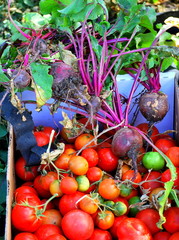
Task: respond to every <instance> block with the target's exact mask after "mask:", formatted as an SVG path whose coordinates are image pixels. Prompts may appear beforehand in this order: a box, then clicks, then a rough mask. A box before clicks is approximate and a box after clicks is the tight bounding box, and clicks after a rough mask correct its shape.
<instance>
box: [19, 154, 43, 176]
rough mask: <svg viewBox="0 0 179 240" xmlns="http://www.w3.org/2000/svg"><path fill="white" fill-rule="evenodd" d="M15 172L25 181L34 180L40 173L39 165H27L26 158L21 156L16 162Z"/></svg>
mask: <svg viewBox="0 0 179 240" xmlns="http://www.w3.org/2000/svg"><path fill="white" fill-rule="evenodd" d="M15 173H16V175H17V177H19V178H20V179H21V180H23V181H32V180H34V179H35V177H36V176H37V175H38V166H27V163H26V160H25V159H24V158H23V157H20V158H18V159H17V161H16V162H15Z"/></svg>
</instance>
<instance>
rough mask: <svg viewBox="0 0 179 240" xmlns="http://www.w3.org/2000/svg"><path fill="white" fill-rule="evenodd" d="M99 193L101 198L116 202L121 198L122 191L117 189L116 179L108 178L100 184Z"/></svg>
mask: <svg viewBox="0 0 179 240" xmlns="http://www.w3.org/2000/svg"><path fill="white" fill-rule="evenodd" d="M98 192H99V194H100V195H101V197H103V198H105V199H108V200H114V199H115V198H117V197H118V196H119V194H120V189H119V188H118V187H117V185H116V183H115V181H114V179H112V178H106V179H104V180H103V181H101V182H100V184H99V187H98Z"/></svg>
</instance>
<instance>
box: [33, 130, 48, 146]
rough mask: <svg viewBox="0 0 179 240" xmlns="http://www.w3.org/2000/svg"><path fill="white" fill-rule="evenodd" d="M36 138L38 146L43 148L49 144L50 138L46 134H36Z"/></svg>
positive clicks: (36, 132)
mask: <svg viewBox="0 0 179 240" xmlns="http://www.w3.org/2000/svg"><path fill="white" fill-rule="evenodd" d="M34 137H35V139H36V142H37V146H39V147H42V146H45V145H47V144H48V143H49V137H48V136H47V135H46V134H45V133H44V132H38V131H35V132H34Z"/></svg>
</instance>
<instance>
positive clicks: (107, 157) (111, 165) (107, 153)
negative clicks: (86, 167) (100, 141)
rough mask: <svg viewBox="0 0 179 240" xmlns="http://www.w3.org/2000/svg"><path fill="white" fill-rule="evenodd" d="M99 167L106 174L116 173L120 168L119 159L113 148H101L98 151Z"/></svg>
mask: <svg viewBox="0 0 179 240" xmlns="http://www.w3.org/2000/svg"><path fill="white" fill-rule="evenodd" d="M98 155H99V161H98V165H97V166H98V167H100V168H101V169H102V170H104V171H106V172H112V171H114V170H115V169H116V168H117V166H118V158H117V157H116V156H115V155H114V153H113V152H112V150H111V148H101V149H100V150H99V151H98Z"/></svg>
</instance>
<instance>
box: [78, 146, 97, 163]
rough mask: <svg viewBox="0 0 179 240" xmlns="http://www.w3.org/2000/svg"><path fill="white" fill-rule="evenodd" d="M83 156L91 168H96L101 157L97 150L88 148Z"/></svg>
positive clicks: (82, 153)
mask: <svg viewBox="0 0 179 240" xmlns="http://www.w3.org/2000/svg"><path fill="white" fill-rule="evenodd" d="M81 156H82V157H84V158H85V159H86V160H87V161H88V164H89V167H95V166H96V165H97V163H98V160H99V156H98V153H97V151H96V150H95V149H93V148H86V149H84V150H83V151H82V152H81Z"/></svg>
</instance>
